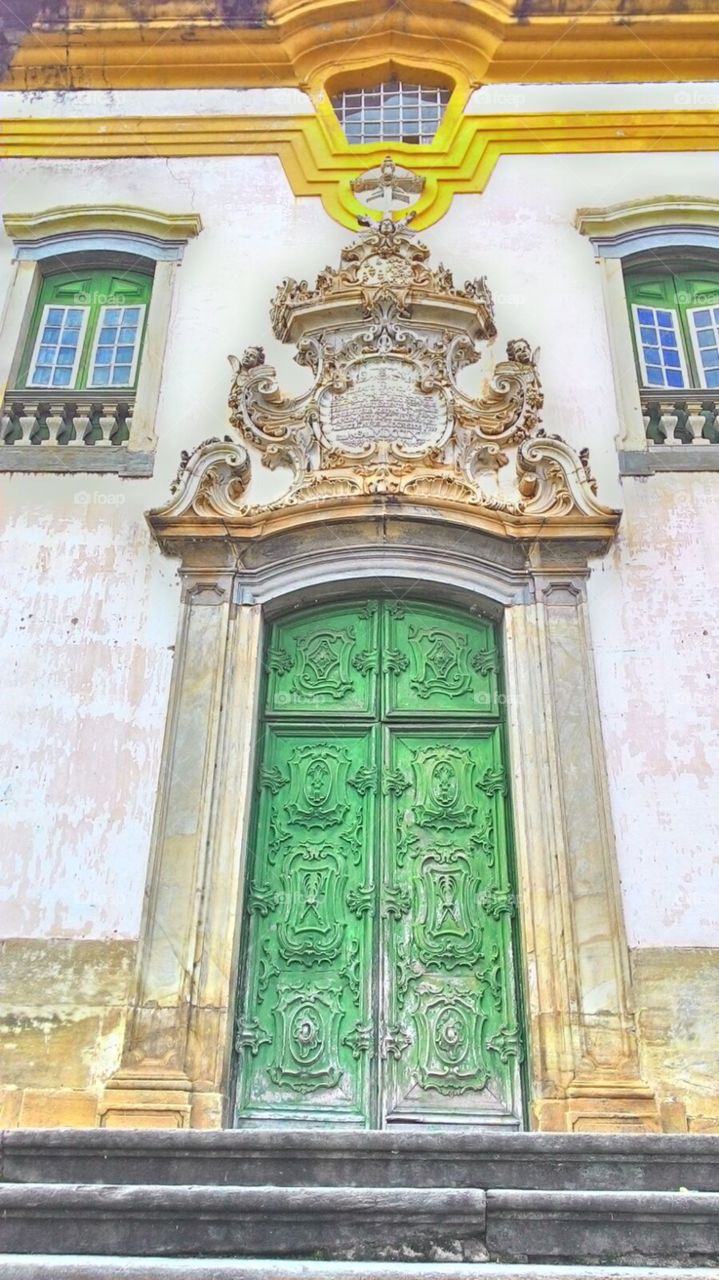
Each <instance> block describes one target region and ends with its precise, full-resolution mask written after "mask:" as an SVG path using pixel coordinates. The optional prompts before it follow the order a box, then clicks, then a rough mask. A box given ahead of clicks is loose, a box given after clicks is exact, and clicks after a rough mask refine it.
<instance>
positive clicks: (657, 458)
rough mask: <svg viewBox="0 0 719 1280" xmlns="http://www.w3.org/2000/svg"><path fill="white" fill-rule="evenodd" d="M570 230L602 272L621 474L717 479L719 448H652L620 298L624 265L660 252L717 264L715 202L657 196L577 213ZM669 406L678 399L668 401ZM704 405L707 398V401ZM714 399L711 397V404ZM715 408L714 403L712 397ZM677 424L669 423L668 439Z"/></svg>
mask: <svg viewBox="0 0 719 1280" xmlns="http://www.w3.org/2000/svg"><path fill="white" fill-rule="evenodd" d="M575 226H576V228H577V230H578V231H579V232H580V234H581V235H584V236H587V237H588V239H589V240H590V242H591V244H592V246H593V248H594V254H595V259H596V262H597V264H598V266H599V268H600V271H601V278H602V292H603V295H604V304H605V314H606V319H607V328H608V331H609V346H610V352H611V359H612V367H613V371H614V387H615V393H616V402H617V413H618V416H619V428H620V429H619V433H618V435H617V438H616V443H617V453H618V458H619V474H620V475H622V476H651V475H654V474H656V473H657V472H666V471H675V472H677V471H678V472H688V471H719V446H717V445H716V444H700V443H697V442H696V441H695V443H694V444H691V445H683V444H682V443H681V442H680V441H679V440H676V441H674V440H673V442H672V443H671V444H651V443H650V442H649V441H648V440H647V436H646V428H645V415H644V411H643V409H642V388H641V387H640V385H639V379H638V376H637V368H636V361H635V355H634V344H633V340H632V330H631V321H630V317H629V311H628V308H627V299H626V291H625V275H624V261H625V259H627V258H630V257H631V258H633V259H635V265H636V259H638V257H639V255H641V254H642V253H646V254H647V255H651V257H650V258H649V261H650V262H651V265H652V266H656V255H657V252H658V251H663V252H664V253H665V254H667V255H669V260H670V261H671V259H676V257H677V256H678V255H679V254H680V253H681V252H682V251H685V250H692V249H694V250H696V249H697V248H699V249H702V248H703V249H711V250H712V251H713V252H714V253H715V254H717V256H718V258H719V201H717V200H710V199H704V198H702V197H693V196H658V197H656V198H653V199H641V200H629V201H625V202H623V203H621V204H615V205H609V206H607V207H605V208H586V209H578V210H577V214H576V218H575ZM666 398H667V400H671V399H677V400H678V399H679V398H680V396H679V395H673V394H672V393H671V392H668V393H667V396H666ZM707 398H709V397H708V396H707ZM712 398H713V397H712ZM716 401H717V408H719V396H717V397H716ZM673 427H674V419H673V418H672V417H671V415H670V416H669V417H668V429H669V435H670V436H671V437H673Z"/></svg>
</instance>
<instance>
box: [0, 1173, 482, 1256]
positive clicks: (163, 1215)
mask: <svg viewBox="0 0 719 1280" xmlns="http://www.w3.org/2000/svg"><path fill="white" fill-rule="evenodd" d="M484 1226H485V1195H484V1192H482V1191H468V1190H465V1191H436V1190H430V1189H423V1190H420V1191H417V1190H389V1189H387V1188H339V1189H337V1188H334V1187H291V1188H280V1187H251V1188H249V1187H240V1188H237V1187H207V1186H205V1187H158V1186H140V1187H130V1186H125V1187H115V1186H104V1187H98V1186H93V1187H83V1186H60V1185H47V1184H34V1183H29V1184H25V1185H10V1184H6V1185H4V1186H0V1253H8V1252H15V1253H60V1254H67V1253H74V1254H83V1253H92V1254H98V1253H101V1254H103V1253H106V1254H120V1255H122V1254H127V1255H134V1256H138V1255H141V1256H155V1257H158V1256H159V1257H162V1256H168V1255H169V1256H175V1257H177V1256H194V1257H198V1258H201V1257H212V1256H215V1255H219V1256H222V1255H224V1256H232V1257H260V1258H262V1257H264V1258H291V1257H295V1258H330V1259H332V1258H335V1259H359V1260H370V1259H376V1260H380V1259H384V1258H398V1259H405V1260H409V1259H415V1260H417V1261H431V1260H445V1261H456V1262H461V1261H480V1260H483V1259H485V1258H486V1251H485V1248H484Z"/></svg>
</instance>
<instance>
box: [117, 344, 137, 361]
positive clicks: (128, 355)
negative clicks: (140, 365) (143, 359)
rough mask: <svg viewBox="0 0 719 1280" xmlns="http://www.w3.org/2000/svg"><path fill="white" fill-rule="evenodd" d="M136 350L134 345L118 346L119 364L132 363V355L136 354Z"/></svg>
mask: <svg viewBox="0 0 719 1280" xmlns="http://www.w3.org/2000/svg"><path fill="white" fill-rule="evenodd" d="M134 350H135V349H134V347H118V348H117V360H118V364H132V357H133V354H134Z"/></svg>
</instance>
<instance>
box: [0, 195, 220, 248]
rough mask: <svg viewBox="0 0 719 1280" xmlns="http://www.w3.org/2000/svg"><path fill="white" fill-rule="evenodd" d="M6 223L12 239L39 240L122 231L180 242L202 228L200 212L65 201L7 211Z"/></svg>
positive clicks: (194, 234) (23, 240)
mask: <svg viewBox="0 0 719 1280" xmlns="http://www.w3.org/2000/svg"><path fill="white" fill-rule="evenodd" d="M3 226H4V228H5V231H6V232H7V234H8V235H9V236H10V238H11V239H12V240H14V241H15V242H16V243H18V242H23V243H26V242H33V243H37V242H39V241H42V240H48V239H56V238H57V237H60V236H69V237H72V236H76V235H79V234H85V233H88V232H90V233H94V232H99V233H103V232H123V233H125V234H127V235H130V236H135V237H140V238H146V239H151V240H160V241H170V242H173V243H179V242H183V241H186V240H190V239H192V238H193V237H194V236H197V235H199V233H200V231H201V230H202V220H201V218H200V216H199V214H197V213H160V212H158V211H157V210H156V209H143V208H139V207H135V206H133V205H122V204H115V205H83V204H78V205H62V206H58V207H56V208H53V209H44V210H42V211H41V212H40V213H6V214H5V216H4V217H3Z"/></svg>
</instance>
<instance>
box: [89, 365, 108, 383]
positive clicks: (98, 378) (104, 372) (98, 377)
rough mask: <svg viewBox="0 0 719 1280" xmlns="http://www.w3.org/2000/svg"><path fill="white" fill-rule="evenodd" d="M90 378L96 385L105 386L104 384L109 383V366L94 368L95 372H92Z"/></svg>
mask: <svg viewBox="0 0 719 1280" xmlns="http://www.w3.org/2000/svg"><path fill="white" fill-rule="evenodd" d="M92 380H93V382H94V383H95V384H96V386H98V387H106V386H108V384H109V382H110V370H109V368H105V369H95V372H94V374H93V378H92Z"/></svg>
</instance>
